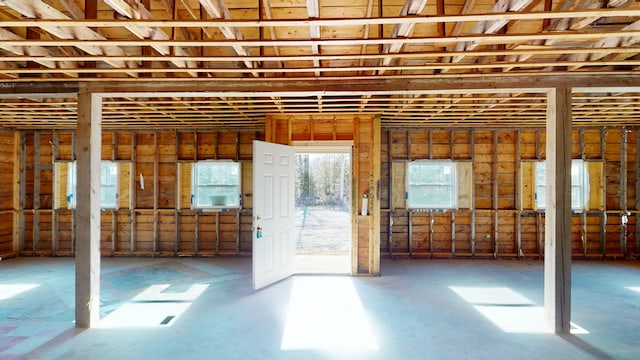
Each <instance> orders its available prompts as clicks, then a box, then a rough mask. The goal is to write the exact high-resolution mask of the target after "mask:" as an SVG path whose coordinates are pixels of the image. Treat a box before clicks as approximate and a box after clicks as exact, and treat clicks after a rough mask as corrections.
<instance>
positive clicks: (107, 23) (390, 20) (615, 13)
mask: <svg viewBox="0 0 640 360" xmlns="http://www.w3.org/2000/svg"><path fill="white" fill-rule="evenodd" d="M594 16H599V17H629V18H633V17H638V16H640V9H618V8H613V9H597V10H577V11H555V12H546V11H539V12H525V13H520V12H502V13H489V14H463V15H443V16H397V17H379V18H345V19H286V20H273V19H263V20H228V19H206V20H136V19H130V20H127V21H126V22H124V23H123V21H121V20H110V19H109V20H106V19H105V20H71V19H69V20H49V19H47V20H44V19H21V20H6V21H0V26H2V27H43V26H60V27H94V28H99V27H111V28H113V27H116V28H117V27H124V26H125V25H126V26H131V25H136V26H149V27H165V28H167V27H191V28H194V27H195V28H200V27H225V26H235V27H253V28H255V27H270V26H271V27H280V26H287V27H296V26H299V27H309V26H311V25H317V26H336V27H341V26H361V25H395V24H405V23H413V24H436V23H457V22H477V21H493V20H508V21H514V20H545V19H563V18H572V19H575V18H584V17H594Z"/></svg>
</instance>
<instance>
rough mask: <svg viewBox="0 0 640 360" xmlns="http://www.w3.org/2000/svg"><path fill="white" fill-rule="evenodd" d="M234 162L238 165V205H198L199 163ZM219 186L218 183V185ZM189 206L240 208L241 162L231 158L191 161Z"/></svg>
mask: <svg viewBox="0 0 640 360" xmlns="http://www.w3.org/2000/svg"><path fill="white" fill-rule="evenodd" d="M215 163H218V164H229V163H232V164H236V166H237V167H238V186H237V187H238V194H237V196H238V200H237V201H238V205H213V204H211V205H198V198H197V193H198V187H199V185H198V182H197V172H198V165H199V164H215ZM218 186H219V185H218ZM191 208H192V209H201V210H217V211H219V210H223V209H242V164H241V163H240V162H238V161H233V160H200V161H196V162H194V163H193V165H192V167H191Z"/></svg>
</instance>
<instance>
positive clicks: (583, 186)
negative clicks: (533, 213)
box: [533, 159, 590, 212]
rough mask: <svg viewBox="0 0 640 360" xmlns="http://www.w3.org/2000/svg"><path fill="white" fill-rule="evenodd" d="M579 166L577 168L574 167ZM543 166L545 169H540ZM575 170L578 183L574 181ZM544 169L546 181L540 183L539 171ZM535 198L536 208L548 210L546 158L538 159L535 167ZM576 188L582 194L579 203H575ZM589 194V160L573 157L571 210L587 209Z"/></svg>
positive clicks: (580, 210)
mask: <svg viewBox="0 0 640 360" xmlns="http://www.w3.org/2000/svg"><path fill="white" fill-rule="evenodd" d="M574 167H577V170H576V169H575V168H574ZM540 168H542V169H543V170H540ZM574 170H575V171H576V172H577V173H578V176H579V179H578V180H577V183H574V181H573V179H574ZM539 171H542V173H543V174H544V176H545V183H544V184H539V183H538V172H539ZM533 179H534V180H533V181H534V184H533V186H534V198H533V205H534V206H535V209H536V210H546V208H547V204H546V191H547V184H546V160H542V161H536V162H535V167H534V176H533ZM574 189H578V193H579V194H580V199H579V200H578V203H579V204H575V205H574V196H573V195H574ZM539 194H544V195H543V196H539ZM589 194H590V183H589V167H588V166H587V162H586V161H584V160H582V159H571V210H572V211H574V212H582V211H586V210H588V208H589Z"/></svg>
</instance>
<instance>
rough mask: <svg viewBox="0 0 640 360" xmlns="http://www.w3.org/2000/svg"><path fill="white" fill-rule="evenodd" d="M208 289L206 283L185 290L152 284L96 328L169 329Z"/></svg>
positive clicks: (101, 321)
mask: <svg viewBox="0 0 640 360" xmlns="http://www.w3.org/2000/svg"><path fill="white" fill-rule="evenodd" d="M207 287H209V284H193V285H191V286H190V287H189V288H188V289H186V290H185V291H180V290H179V291H171V290H172V289H171V287H170V285H168V284H160V285H152V286H150V287H148V288H147V289H145V290H144V291H143V292H141V293H140V294H138V295H136V296H135V297H134V298H133V299H131V301H130V302H128V303H126V304H123V305H122V306H120V307H119V308H118V309H116V310H115V311H113V312H112V313H110V314H109V315H107V316H105V317H104V319H102V320H100V322H99V323H98V325H97V326H96V327H97V328H125V327H154V326H171V325H173V323H174V322H175V321H176V319H178V317H180V315H182V314H183V313H184V312H185V311H186V310H187V309H188V308H189V307H190V306H191V304H192V302H193V301H195V300H196V299H197V298H198V297H200V295H202V293H203V292H204V291H205V290H206V289H207Z"/></svg>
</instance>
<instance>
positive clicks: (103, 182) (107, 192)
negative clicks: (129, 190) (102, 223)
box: [66, 161, 119, 209]
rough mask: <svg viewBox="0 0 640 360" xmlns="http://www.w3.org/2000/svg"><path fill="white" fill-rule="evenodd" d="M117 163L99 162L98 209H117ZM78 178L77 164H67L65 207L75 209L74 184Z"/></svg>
mask: <svg viewBox="0 0 640 360" xmlns="http://www.w3.org/2000/svg"><path fill="white" fill-rule="evenodd" d="M118 176H119V172H118V163H116V162H113V161H101V162H100V207H101V208H103V209H115V208H117V207H118ZM77 178H78V170H77V163H76V162H75V161H74V162H70V163H68V170H67V189H66V190H67V196H66V200H67V207H68V208H70V209H75V207H76V201H77V196H76V184H77Z"/></svg>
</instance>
